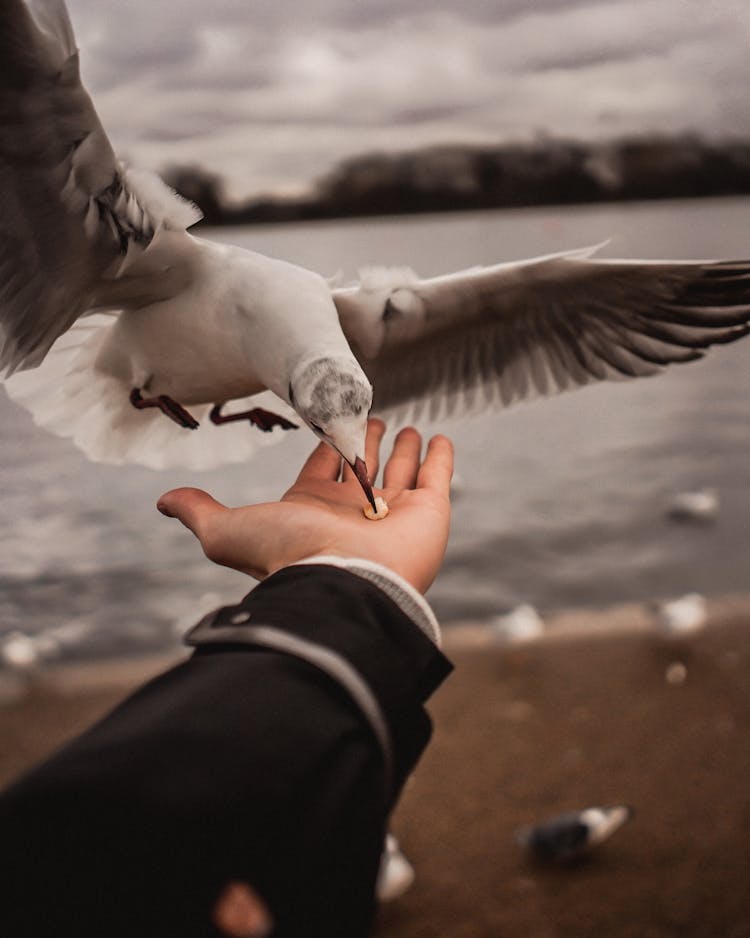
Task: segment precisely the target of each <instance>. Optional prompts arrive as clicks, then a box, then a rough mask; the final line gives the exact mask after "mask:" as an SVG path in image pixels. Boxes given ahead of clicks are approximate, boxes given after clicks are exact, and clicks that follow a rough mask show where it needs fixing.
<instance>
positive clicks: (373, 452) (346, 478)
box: [341, 417, 385, 482]
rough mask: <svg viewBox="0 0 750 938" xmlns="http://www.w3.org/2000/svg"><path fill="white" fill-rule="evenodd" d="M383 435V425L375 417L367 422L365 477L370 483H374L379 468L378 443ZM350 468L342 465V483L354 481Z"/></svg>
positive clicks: (346, 464)
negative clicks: (367, 477) (366, 476)
mask: <svg viewBox="0 0 750 938" xmlns="http://www.w3.org/2000/svg"><path fill="white" fill-rule="evenodd" d="M384 433H385V424H384V423H383V421H382V420H379V419H378V418H377V417H373V418H372V420H368V421H367V436H366V437H365V463H366V464H367V475H368V476H369V477H370V482H374V481H375V478H376V476H377V474H378V469H379V467H380V443H381V441H382V439H383V434H384ZM356 478H357V477H356V476H355V475H354V473H353V472H352V469H351V466H349V464H348V463H346V462H345V463H344V469H343V471H342V473H341V481H342V482H350V481H352V480H356Z"/></svg>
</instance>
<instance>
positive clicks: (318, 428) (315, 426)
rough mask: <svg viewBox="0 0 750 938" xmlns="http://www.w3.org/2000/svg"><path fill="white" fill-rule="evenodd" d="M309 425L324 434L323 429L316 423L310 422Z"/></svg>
mask: <svg viewBox="0 0 750 938" xmlns="http://www.w3.org/2000/svg"><path fill="white" fill-rule="evenodd" d="M310 426H311V427H312V428H313V430H315V432H316V433H322V434H323V436H325V430H324V429H323V428H322V427H319V426H318V425H317V423H312V422H310Z"/></svg>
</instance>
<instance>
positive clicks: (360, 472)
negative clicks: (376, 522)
mask: <svg viewBox="0 0 750 938" xmlns="http://www.w3.org/2000/svg"><path fill="white" fill-rule="evenodd" d="M349 465H350V466H351V467H352V470H353V471H354V475H355V476H356V477H357V481H358V482H359V484H360V485H361V486H362V491H363V492H364V493H365V495H366V496H367V501H368V502H369V503H370V504H371V505H372V510H373V511H374V512H375V514H377V513H378V509H377V508H376V507H375V498H374V497H373V494H372V484H371V483H370V477H369V476H368V474H367V465H366V463H365V461H364V459H360V458H359V456H357V458H356V459H355V460H354V462H353V463H349Z"/></svg>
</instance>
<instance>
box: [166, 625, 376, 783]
mask: <svg viewBox="0 0 750 938" xmlns="http://www.w3.org/2000/svg"><path fill="white" fill-rule="evenodd" d="M214 618H215V613H212V614H211V615H209V616H206V617H205V618H204V619H202V620H201V621H200V622H199V623H198V625H196V626H195V628H193V629H192V630H191V631H190V632H188V633H187V635H186V636H185V641H186V643H187V644H188V645H196V646H199V645H227V644H233V645H235V644H242V645H255V646H258V647H261V648H268V649H272V650H273V651H278V652H282V653H283V654H287V655H292V656H293V657H295V658H300V659H301V660H302V661H306V662H307V663H308V664H311V665H312V666H313V667H315V668H317V669H318V670H320V671H323V672H324V673H325V674H327V675H328V676H329V677H330V678H331V679H332V680H333V681H335V682H336V684H338V685H339V686H340V687H343V688H344V690H346V691H347V693H348V694H349V696H350V697H351V699H352V700H353V701H354V703H355V704H356V706H357V708H358V709H359V711H360V712H361V713H362V715H363V716H364V718H365V719H366V720H367V722H368V723H369V725H370V728H371V729H372V732H373V733H374V735H375V738H376V739H377V741H378V743H379V745H380V749H381V751H382V753H383V763H384V774H385V786H386V788H385V790H386V800H388V799H389V798H390V795H391V792H392V785H393V746H392V743H391V734H390V731H389V729H388V724H387V722H386V719H385V716H384V715H383V711H382V709H381V707H380V704H379V703H378V701H377V699H376V697H375V695H374V694H373V692H372V690H371V689H370V687H369V685H368V684H367V683H366V682H365V680H364V679H363V678H362V676H361V675H360V674H359V672H358V671H357V670H355V668H353V667H352V665H351V664H350V663H349V662H348V661H347V660H346V658H344V657H343V656H342V655H340V654H338V653H337V652H335V651H333V650H332V649H331V648H328V647H326V646H324V645H318V644H316V643H315V642H310V641H308V640H307V639H304V638H300V637H299V636H298V635H291V634H290V633H289V632H284V631H283V630H282V629H277V628H274V627H273V626H270V625H221V626H215V627H212V624H211V623H212V622H213V620H214Z"/></svg>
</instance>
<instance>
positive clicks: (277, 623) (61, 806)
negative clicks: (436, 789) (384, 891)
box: [0, 565, 450, 938]
mask: <svg viewBox="0 0 750 938" xmlns="http://www.w3.org/2000/svg"><path fill="white" fill-rule="evenodd" d="M243 630H245V631H246V632H247V633H249V634H251V635H255V636H257V638H258V640H257V641H255V640H254V639H251V640H248V639H247V635H243V634H242V632H243ZM253 630H254V631H253ZM217 636H218V639H217ZM268 636H271V637H272V638H274V641H272V642H271V644H270V645H269V644H268V642H267V641H264V638H268ZM279 636H281V639H282V640H281V648H280V647H278V643H276V644H275V638H278V637H279ZM285 637H286V638H285ZM286 639H291V643H290V644H289V645H288V647H287V646H286V645H285V644H284V643H285V641H286ZM192 641H194V642H195V643H197V648H196V650H195V652H194V654H193V655H192V657H190V658H189V659H188V660H187V661H185V662H184V663H182V664H180V665H178V666H177V667H175V668H173V669H172V670H170V671H168V672H166V673H165V674H163V675H161V676H159V677H157V678H156V679H154V680H153V681H151V682H149V683H148V684H146V685H145V686H144V687H142V688H141V689H140V690H138V691H136V692H135V693H134V694H133V695H132V696H131V697H129V698H128V699H127V700H126V701H124V702H123V703H122V704H120V705H119V706H118V707H117V708H116V709H115V710H114V711H112V712H111V713H110V714H109V715H108V716H107V717H105V718H104V719H103V720H102V721H100V722H99V723H98V724H96V725H95V726H94V727H92V728H91V729H90V730H88V731H87V732H85V733H84V734H82V735H81V736H79V737H78V738H76V739H75V740H74V741H72V742H71V743H69V744H68V745H67V746H65V747H64V748H63V749H61V750H60V751H59V752H58V753H56V754H55V755H54V756H53V757H52V758H51V759H49V760H48V761H47V762H45V763H44V764H42V765H41V766H39V767H38V768H36V769H35V770H33V771H32V772H30V773H29V774H28V775H26V776H25V777H24V778H22V779H20V780H19V781H18V782H16V783H15V784H14V785H12V786H11V787H10V788H9V789H8V790H7V791H6V792H5V793H4V794H3V795H2V796H1V797H0V830H1V832H2V846H0V850H2V853H3V856H4V861H5V866H6V871H4V872H3V883H4V886H3V889H6V888H7V896H8V898H7V899H5V900H4V901H3V902H2V903H0V934H1V935H3V936H5V938H27V936H29V938H30V936H32V935H33V936H34V938H46V936H50V938H51V936H53V935H54V936H55V938H65V936H71V938H73V936H76V938H78V936H80V938H84V936H92V938H93V936H97V938H101V936H104V935H106V936H108V938H163V936H175V938H177V936H180V938H192V936H195V938H199V936H201V938H203V936H206V938H208V936H215V935H217V934H218V932H216V931H215V929H214V926H213V925H212V920H211V919H212V916H211V912H212V909H213V907H214V904H215V902H216V899H217V897H218V895H219V894H220V893H221V891H222V890H223V888H224V887H225V886H226V885H227V883H229V882H246V883H249V884H250V885H251V886H252V888H253V889H254V890H255V891H256V892H257V893H258V894H259V895H260V896H261V897H262V898H263V899H264V901H265V902H266V904H267V905H268V907H269V909H270V912H271V915H272V917H273V919H274V923H275V928H274V931H273V935H274V936H277V938H297V936H300V938H301V936H309V938H317V936H320V938H336V936H341V938H357V936H364V935H366V934H368V932H369V929H370V924H371V920H372V915H373V906H374V899H373V893H374V881H375V877H376V874H377V868H378V862H379V857H380V852H381V849H382V845H383V838H384V834H385V826H386V822H387V817H388V813H389V811H390V809H391V807H392V806H393V804H394V802H395V799H396V798H397V796H398V792H399V791H400V788H401V786H402V785H403V782H404V781H405V779H406V777H407V776H408V774H409V772H410V771H411V770H412V768H413V767H414V765H415V763H416V761H417V760H418V758H419V756H420V754H421V753H422V751H423V749H424V747H425V746H426V744H427V742H428V739H429V735H430V721H429V718H428V716H427V714H426V712H425V710H424V707H423V704H424V702H425V700H426V699H427V697H428V696H429V695H430V694H431V693H432V691H433V690H434V689H435V687H436V686H437V685H438V684H439V683H440V682H441V681H442V680H443V679H444V677H445V676H446V675H447V674H448V672H449V671H450V665H449V664H448V662H447V661H446V659H445V658H444V657H443V656H442V654H441V653H440V652H439V650H438V649H437V648H436V647H435V645H434V644H433V643H432V642H431V641H430V640H429V639H428V638H427V637H426V636H425V635H424V634H423V633H422V632H421V631H420V630H419V629H418V628H417V627H416V626H415V624H414V623H413V622H412V620H411V619H410V618H409V617H408V616H406V615H405V614H404V613H403V612H402V611H401V609H400V608H399V606H398V605H396V604H395V603H394V602H393V601H392V600H391V599H389V598H388V596H386V595H385V593H384V592H382V591H381V590H380V589H378V587H377V586H375V585H373V584H372V583H369V582H367V581H366V580H364V579H362V578H361V577H359V576H356V575H354V574H352V573H349V572H346V571H344V570H341V569H336V568H334V567H330V566H325V565H306V566H299V567H289V568H286V569H284V570H282V571H280V572H279V573H277V574H275V575H274V576H272V577H270V578H268V579H267V580H266V581H264V582H263V583H262V584H261V585H260V586H258V587H257V588H256V589H255V590H253V591H252V592H251V593H250V594H248V596H246V597H245V599H244V600H243V601H242V602H241V603H239V604H238V605H237V606H232V607H225V608H223V609H220V610H218V611H217V612H216V613H214V614H213V615H212V616H211V617H209V618H208V619H207V620H204V621H203V622H202V623H201V626H200V628H199V629H198V630H197V631H196V633H195V635H194V636H193V639H192ZM300 650H301V651H300ZM310 651H312V653H311V654H308V652H310ZM321 662H322V664H321ZM330 662H333V663H334V667H333V668H331V667H328V664H327V663H330ZM339 667H343V671H342V672H341V673H346V674H348V675H349V678H351V677H352V675H353V676H354V678H355V679H356V680H355V684H356V681H358V682H359V685H361V687H363V688H364V692H363V693H364V695H365V698H367V695H368V694H369V698H368V699H369V700H370V703H371V704H374V710H375V722H373V716H372V713H369V712H368V710H367V706H363V702H362V699H360V697H358V695H357V693H356V692H353V691H352V686H351V684H350V683H347V679H344V680H339V676H340V671H339V670H337V669H338V668H339ZM355 691H356V686H355ZM378 719H379V720H381V721H382V724H383V726H384V734H383V733H382V732H381V733H379V731H378V725H377V721H378ZM383 735H384V736H385V740H384V739H383Z"/></svg>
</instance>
